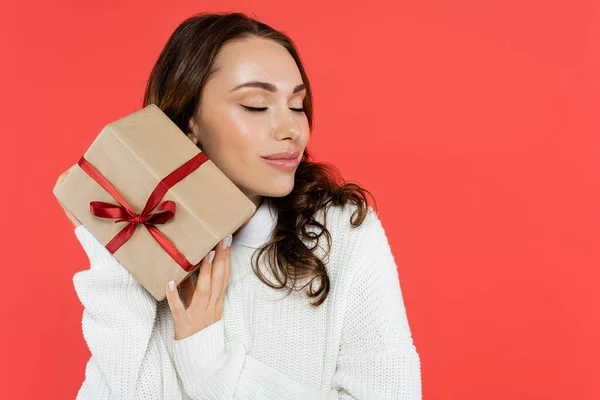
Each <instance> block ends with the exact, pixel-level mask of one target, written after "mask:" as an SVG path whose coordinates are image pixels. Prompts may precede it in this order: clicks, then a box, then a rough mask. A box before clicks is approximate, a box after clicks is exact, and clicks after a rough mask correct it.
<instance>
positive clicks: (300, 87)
mask: <svg viewBox="0 0 600 400" xmlns="http://www.w3.org/2000/svg"><path fill="white" fill-rule="evenodd" d="M244 87H256V88H260V89H263V90H266V91H269V92H273V93H276V92H277V86H275V85H273V84H272V83H269V82H258V81H253V82H246V83H242V84H241V85H238V86H236V87H234V88H233V89H231V90H230V91H229V92H230V93H231V92H233V91H235V90H238V89H241V88H244ZM304 89H306V87H305V85H304V84H300V85H298V86H296V87H295V88H294V90H293V91H292V93H298V92H300V91H302V90H304Z"/></svg>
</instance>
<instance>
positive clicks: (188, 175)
mask: <svg viewBox="0 0 600 400" xmlns="http://www.w3.org/2000/svg"><path fill="white" fill-rule="evenodd" d="M77 164H78V166H77V167H76V168H74V169H73V170H72V172H71V173H70V174H69V175H68V176H67V177H66V179H64V181H63V182H62V183H61V184H60V185H59V186H58V187H56V188H55V190H54V195H55V196H56V198H57V200H58V201H59V202H60V203H61V204H62V205H63V206H64V207H65V208H66V209H67V210H69V211H70V212H71V213H73V215H75V217H77V219H79V221H81V223H82V224H83V225H84V226H85V227H86V228H87V229H88V230H89V231H90V232H91V233H92V234H93V235H94V237H96V239H98V241H99V242H100V243H102V244H103V245H104V246H105V247H106V248H107V249H108V250H109V251H110V252H111V253H112V254H113V256H114V257H115V258H116V259H117V260H119V262H120V263H121V264H122V265H123V266H124V267H125V268H126V269H127V270H128V271H129V272H130V273H131V274H132V275H133V277H134V278H135V279H136V280H137V281H138V282H139V283H140V284H141V285H142V286H143V287H144V288H146V290H148V292H150V293H151V294H152V296H154V298H155V299H157V300H163V299H164V298H165V297H166V293H165V284H166V282H168V281H170V280H174V281H175V283H176V285H179V284H180V283H181V282H182V281H183V280H184V279H185V278H187V276H188V275H190V274H191V273H192V272H194V271H195V270H196V269H197V268H198V267H199V263H200V262H201V261H202V258H203V257H204V256H205V255H206V254H208V252H209V251H210V250H212V249H213V248H214V247H215V246H216V245H217V244H218V242H219V241H220V240H222V239H223V238H224V237H226V236H227V235H229V234H232V233H234V232H235V231H236V230H237V229H238V228H239V227H240V226H241V225H242V224H244V222H245V221H247V220H248V218H250V217H251V216H252V214H253V213H254V212H255V211H256V206H255V205H254V203H252V202H251V201H250V199H248V197H246V195H245V194H244V193H242V191H241V190H240V189H239V188H238V187H237V186H236V185H235V184H234V183H233V182H232V181H230V180H229V178H228V177H227V176H226V175H225V174H224V173H223V172H222V171H220V170H219V169H218V168H217V167H216V166H215V164H214V163H213V162H212V161H211V160H210V159H208V157H207V156H206V155H205V154H204V153H203V152H202V151H200V149H198V147H196V146H195V145H194V144H193V143H192V141H191V140H189V138H188V137H187V136H186V135H184V134H183V132H182V131H181V130H180V129H179V128H178V127H177V125H175V123H173V121H171V119H170V118H169V117H167V115H166V114H164V113H163V112H162V110H161V109H160V108H158V107H157V106H156V105H154V104H151V105H149V106H147V107H145V108H143V109H141V110H139V111H136V112H134V113H132V114H130V115H127V116H125V117H123V118H121V119H119V120H117V121H114V122H112V123H110V124H108V125H106V126H105V127H104V129H103V130H102V131H101V132H100V134H99V135H98V136H97V137H96V138H95V140H94V141H93V143H92V144H91V146H90V147H89V148H88V149H87V151H86V152H85V154H84V155H83V157H81V158H80V160H79V161H78V163H77Z"/></svg>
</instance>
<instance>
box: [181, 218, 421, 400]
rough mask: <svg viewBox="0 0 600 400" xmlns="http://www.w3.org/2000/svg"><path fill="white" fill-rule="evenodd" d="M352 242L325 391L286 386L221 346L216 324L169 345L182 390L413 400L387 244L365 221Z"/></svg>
mask: <svg viewBox="0 0 600 400" xmlns="http://www.w3.org/2000/svg"><path fill="white" fill-rule="evenodd" d="M364 224H365V226H364V228H361V232H360V234H358V235H357V237H356V246H355V251H354V252H355V254H356V259H355V260H354V261H355V264H354V266H353V268H352V270H353V271H354V279H353V284H352V287H351V289H350V292H349V294H348V304H347V307H346V310H347V313H346V315H345V318H344V325H343V331H342V343H341V347H340V353H339V356H338V360H337V369H336V372H335V375H334V377H333V382H332V387H333V388H332V390H331V391H325V390H322V389H320V388H319V387H317V386H315V385H309V384H304V383H301V382H297V381H295V380H293V379H291V378H290V377H289V376H287V375H285V374H283V373H282V372H280V371H278V370H276V369H274V368H272V367H270V366H268V365H265V364H264V363H262V362H260V361H259V360H257V359H255V358H254V357H252V356H251V355H249V354H247V353H246V349H245V347H244V346H243V344H241V343H238V342H227V343H226V342H225V332H224V325H223V321H222V320H219V321H217V322H215V323H214V324H212V325H210V326H208V327H206V328H204V329H203V330H201V331H198V332H197V333H195V334H194V335H191V336H189V337H187V338H185V339H182V340H177V341H175V347H174V351H175V352H174V362H175V366H176V368H177V370H178V372H179V375H180V377H181V380H182V383H183V386H184V390H185V391H186V392H187V393H188V394H189V395H190V396H191V397H192V398H193V399H196V400H199V399H247V398H260V399H277V400H284V399H290V400H291V399H298V400H306V399H361V400H362V399H364V400H366V399H369V400H371V399H386V400H388V399H398V400H416V399H421V375H420V359H419V355H418V353H417V351H416V348H415V346H414V345H413V341H412V336H411V333H410V329H409V325H408V321H407V317H406V311H405V308H404V302H403V299H402V293H401V289H400V284H399V279H398V273H397V269H396V264H395V261H394V257H393V255H392V252H391V249H390V247H389V244H388V240H387V237H386V235H385V232H384V230H383V227H382V225H381V222H380V221H379V219H378V218H377V216H376V214H374V213H370V214H369V216H368V217H367V219H366V220H365V222H364Z"/></svg>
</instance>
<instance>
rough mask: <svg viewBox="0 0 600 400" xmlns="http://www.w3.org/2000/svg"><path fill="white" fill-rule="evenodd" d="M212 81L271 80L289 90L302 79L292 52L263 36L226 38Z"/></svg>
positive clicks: (225, 83)
mask: <svg viewBox="0 0 600 400" xmlns="http://www.w3.org/2000/svg"><path fill="white" fill-rule="evenodd" d="M215 66H216V67H217V69H218V70H217V72H216V73H215V75H213V77H214V80H215V82H214V83H217V82H216V81H218V82H219V83H220V84H224V85H228V86H235V85H238V84H241V83H243V82H246V81H250V80H259V81H265V82H270V83H273V84H274V85H276V86H278V87H280V88H281V89H283V90H285V91H289V90H291V89H292V88H294V87H295V86H296V85H299V84H301V83H303V82H302V76H301V75H300V70H299V69H298V66H297V65H296V62H295V61H294V59H293V58H292V55H291V54H290V53H289V52H288V51H287V50H286V49H285V48H284V47H283V46H282V45H280V44H279V43H277V42H275V41H273V40H270V39H263V38H256V37H252V38H247V39H243V40H235V41H230V42H228V43H226V44H225V45H223V47H222V48H221V50H220V51H219V53H218V55H217V57H216V59H215Z"/></svg>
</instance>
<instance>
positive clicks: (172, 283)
mask: <svg viewBox="0 0 600 400" xmlns="http://www.w3.org/2000/svg"><path fill="white" fill-rule="evenodd" d="M169 289H171V292H172V291H174V290H175V281H171V282H169Z"/></svg>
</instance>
